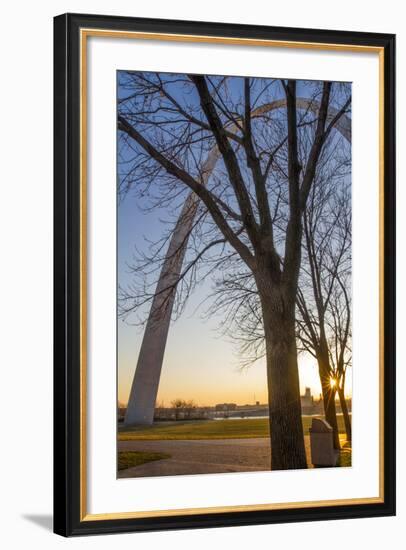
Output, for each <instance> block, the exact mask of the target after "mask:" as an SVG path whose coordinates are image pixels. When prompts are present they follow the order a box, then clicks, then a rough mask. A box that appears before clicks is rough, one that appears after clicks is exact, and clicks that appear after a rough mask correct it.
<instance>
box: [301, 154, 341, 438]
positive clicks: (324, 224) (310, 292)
mask: <svg viewBox="0 0 406 550" xmlns="http://www.w3.org/2000/svg"><path fill="white" fill-rule="evenodd" d="M343 164H345V161H344V162H343ZM335 169H337V167H336V166H335ZM324 177H325V178H327V181H323V179H324V178H320V181H318V182H317V184H316V185H315V186H314V187H313V190H312V192H311V196H310V197H309V202H308V207H307V209H306V212H305V215H304V236H305V238H304V261H303V264H302V276H301V284H300V288H299V291H298V297H297V305H298V336H299V339H300V342H301V345H302V348H303V349H304V350H305V351H307V352H308V353H310V354H311V355H312V356H313V357H314V358H315V359H316V361H317V364H318V369H319V376H320V383H321V388H322V396H323V403H324V411H325V416H326V419H327V421H328V422H329V424H330V425H331V426H332V428H333V434H334V444H335V447H336V448H340V441H339V433H338V425H337V416H336V404H335V396H336V392H337V391H338V380H341V382H345V375H344V377H343V376H342V373H343V371H344V361H345V357H346V350H347V346H348V343H349V333H350V326H351V323H350V318H351V311H350V302H349V299H348V297H349V292H348V288H349V284H350V280H351V277H350V273H351V197H350V190H349V188H348V187H349V186H348V183H347V184H342V185H341V186H340V185H337V178H335V177H334V174H331V172H327V174H326V175H325V176H324ZM340 178H344V179H345V171H344V172H343V171H342V170H341V166H339V170H338V179H340ZM343 305H344V307H342V306H343ZM343 325H344V326H343ZM339 364H340V366H339Z"/></svg>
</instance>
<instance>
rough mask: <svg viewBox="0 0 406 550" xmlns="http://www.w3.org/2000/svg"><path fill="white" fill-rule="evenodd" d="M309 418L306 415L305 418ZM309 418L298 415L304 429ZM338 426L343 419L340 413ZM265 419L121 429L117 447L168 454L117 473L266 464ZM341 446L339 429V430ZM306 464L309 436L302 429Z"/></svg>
mask: <svg viewBox="0 0 406 550" xmlns="http://www.w3.org/2000/svg"><path fill="white" fill-rule="evenodd" d="M308 420H309V421H308ZM310 421H311V419H307V418H304V428H305V433H308V427H309V426H310ZM339 427H340V432H343V425H342V423H341V419H340V426H339ZM268 434H269V429H268V422H267V420H266V419H262V418H261V419H244V420H216V421H200V422H173V423H171V422H166V423H158V424H156V425H154V426H152V427H142V428H141V427H140V428H134V429H132V430H128V429H121V430H120V433H119V442H118V450H119V453H120V452H130V451H135V452H137V453H143V454H144V455H146V454H147V453H164V454H165V455H169V456H168V458H164V459H161V460H159V459H154V461H152V462H145V461H144V463H143V464H140V465H137V466H133V467H129V468H126V469H123V470H120V471H119V472H118V477H120V478H124V477H149V476H166V475H190V474H207V473H225V472H250V471H252V472H255V471H266V470H269V469H270V462H271V453H270V443H269V435H268ZM340 440H341V444H342V446H344V444H345V434H343V433H340ZM305 446H306V454H307V460H308V465H309V467H312V465H311V458H310V437H309V435H305ZM340 462H341V465H342V466H350V465H351V448H350V446H348V445H347V446H346V447H345V448H344V449H343V451H342V453H341V457H340Z"/></svg>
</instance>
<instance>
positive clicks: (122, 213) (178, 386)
mask: <svg viewBox="0 0 406 550" xmlns="http://www.w3.org/2000/svg"><path fill="white" fill-rule="evenodd" d="M162 216H163V212H155V213H149V214H145V213H144V212H141V210H140V208H139V206H138V205H137V201H136V200H135V199H134V198H133V197H131V196H127V197H126V199H125V200H124V201H123V202H122V203H121V204H120V205H119V207H118V277H119V281H120V284H125V282H126V281H127V282H129V281H130V280H131V275H130V274H129V269H128V266H127V264H128V263H129V262H130V263H131V258H132V257H133V254H134V245H135V244H137V246H138V247H140V248H142V247H143V246H146V241H145V237H148V238H149V239H153V238H154V237H157V236H158V235H159V233H160V231H162V227H163V226H162V223H161V222H160V221H159V218H162ZM135 241H137V243H135ZM211 285H212V281H211V280H210V279H209V280H207V281H206V282H205V283H203V285H202V286H200V287H199V288H198V289H197V290H196V292H195V293H194V294H193V295H192V297H191V298H190V300H189V302H188V304H187V307H186V310H185V311H184V313H183V314H182V316H181V318H180V319H178V320H176V321H175V322H173V323H172V325H171V327H170V330H169V337H168V341H167V347H166V352H165V358H164V363H163V367H162V376H161V380H160V385H159V392H158V402H160V403H162V402H163V403H164V404H165V405H166V406H169V405H170V402H171V401H172V400H173V399H175V398H177V397H180V398H182V399H193V400H194V401H195V402H197V403H198V404H200V405H214V404H216V403H223V402H231V403H237V404H245V403H253V402H254V400H255V401H260V402H261V403H266V402H267V391H266V371H265V361H264V360H261V361H258V362H257V363H255V364H254V365H253V366H251V367H250V368H248V369H245V370H244V371H241V369H240V368H239V365H240V362H239V357H238V354H237V351H238V350H237V348H236V346H235V344H234V343H233V342H231V341H230V340H229V339H227V338H226V337H220V336H219V330H218V326H219V322H220V317H214V318H210V319H209V320H207V319H206V318H204V315H203V313H204V311H205V306H204V304H203V305H201V306H200V307H198V306H199V304H201V302H202V300H203V301H204V299H205V297H207V296H208V295H209V294H210V290H211ZM196 308H197V311H196ZM142 334H143V329H142V327H138V326H134V325H130V324H127V323H126V322H124V321H122V320H120V319H119V320H118V400H119V402H120V403H123V404H126V403H127V400H128V395H129V392H130V388H131V383H132V378H133V375H134V371H135V367H136V364H137V358H138V353H139V348H140V345H141V340H142ZM299 374H300V387H301V392H302V393H303V392H304V388H305V387H306V386H310V388H311V390H312V394H313V395H314V396H316V397H318V396H319V394H320V381H319V377H318V371H317V365H316V361H315V360H314V359H313V358H312V357H311V356H309V355H300V356H299ZM346 392H347V394H351V373H349V376H348V378H347V381H346Z"/></svg>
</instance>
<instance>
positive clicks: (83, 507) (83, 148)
mask: <svg viewBox="0 0 406 550" xmlns="http://www.w3.org/2000/svg"><path fill="white" fill-rule="evenodd" d="M88 37H105V38H124V39H137V40H160V41H171V42H173V41H175V42H195V43H208V44H210V43H214V44H224V45H238V46H260V47H274V48H294V49H307V50H309V49H314V50H325V51H341V52H354V53H376V54H378V55H379V385H380V388H379V496H378V497H365V498H350V499H332V500H320V501H304V502H285V503H271V504H250V505H234V506H215V507H203V508H182V509H176V510H149V511H148V510H143V511H137V512H135V511H134V512H112V513H102V514H89V513H87V414H86V412H87V407H86V399H87V372H86V371H87V39H88ZM383 247H384V48H383V47H377V46H360V45H354V44H334V43H315V42H299V41H280V40H267V39H251V38H230V37H223V36H204V35H189V34H187V35H186V34H177V33H153V32H136V31H133V32H132V31H119V30H109V29H88V28H81V29H80V521H101V520H112V519H117V520H119V519H137V518H138V519H140V518H151V517H164V516H166V517H169V516H180V515H199V514H215V513H225V512H245V511H246V512H248V511H251V512H252V511H265V510H281V509H286V510H287V509H305V508H313V507H326V506H344V505H357V504H359V505H360V504H377V503H382V502H384V255H383Z"/></svg>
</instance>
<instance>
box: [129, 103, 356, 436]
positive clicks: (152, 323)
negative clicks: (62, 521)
mask: <svg viewBox="0 0 406 550" xmlns="http://www.w3.org/2000/svg"><path fill="white" fill-rule="evenodd" d="M285 106H286V99H280V100H276V101H272V102H271V103H266V104H264V105H262V106H260V107H258V108H257V109H255V110H254V111H253V113H252V117H253V118H255V117H259V116H261V115H263V114H265V113H268V112H270V111H274V110H276V109H281V108H283V107H285ZM296 108H297V109H301V110H308V111H310V112H313V113H314V114H317V113H318V110H319V103H318V102H316V101H312V100H310V99H306V98H297V100H296ZM337 113H338V111H337V110H336V109H335V108H333V107H330V108H329V111H328V115H327V121H326V122H327V123H329V122H331V121H332V120H333V119H334V117H335V116H336V115H337ZM334 127H335V129H336V130H337V131H338V132H339V133H340V134H341V135H342V136H343V137H344V138H345V139H346V140H347V141H348V142H349V143H351V119H349V118H348V117H347V116H346V115H342V116H341V117H340V118H339V119H338V121H336V123H335V124H334ZM228 130H229V131H235V125H230V126H229V127H228ZM220 156H221V154H220V152H219V150H218V148H217V146H216V145H215V146H213V148H212V149H211V151H210V152H209V154H208V156H207V158H206V160H205V162H204V164H203V169H202V180H203V184H204V185H206V184H207V183H208V181H209V178H210V176H211V173H212V171H213V170H214V167H215V165H216V163H217V161H218V160H219V158H220ZM198 202H199V199H198V197H197V195H195V194H194V193H193V192H192V193H190V194H189V196H188V198H187V199H186V201H185V204H184V206H183V208H182V211H181V213H180V215H179V219H178V221H177V223H176V226H175V228H174V230H173V233H172V237H171V240H170V243H169V246H168V251H167V253H166V257H165V261H164V263H163V265H162V268H161V273H160V275H159V279H158V283H157V286H156V290H155V294H154V298H153V300H152V303H151V309H150V312H149V316H148V320H147V323H146V326H145V330H144V335H143V339H142V343H141V348H140V353H139V355H138V361H137V366H136V369H135V373H134V378H133V382H132V386H131V391H130V397H129V400H128V405H127V411H126V414H125V418H124V425H125V426H134V425H151V424H152V423H153V420H154V410H155V402H156V398H157V394H158V386H159V380H160V377H161V370H162V363H163V359H164V353H165V346H166V341H167V338H168V332H169V325H170V322H171V316H172V310H173V304H174V300H175V293H176V284H177V281H178V278H179V276H180V274H181V272H182V265H183V260H184V257H185V253H186V249H187V244H188V238H189V234H190V231H191V229H192V227H193V222H194V218H195V215H196V211H197V206H198Z"/></svg>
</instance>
